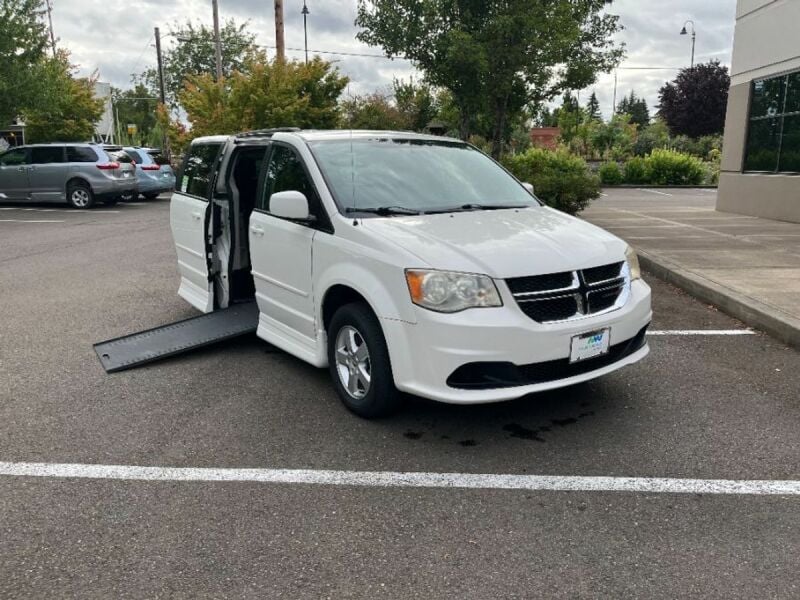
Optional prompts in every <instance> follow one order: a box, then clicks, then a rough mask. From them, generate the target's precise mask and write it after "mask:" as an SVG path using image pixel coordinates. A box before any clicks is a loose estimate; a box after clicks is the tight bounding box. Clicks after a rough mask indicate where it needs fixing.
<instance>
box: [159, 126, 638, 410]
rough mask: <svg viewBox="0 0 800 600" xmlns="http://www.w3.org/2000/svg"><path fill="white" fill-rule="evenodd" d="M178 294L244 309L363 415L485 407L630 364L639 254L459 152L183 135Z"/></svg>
mask: <svg viewBox="0 0 800 600" xmlns="http://www.w3.org/2000/svg"><path fill="white" fill-rule="evenodd" d="M170 222H171V226H172V233H173V237H174V240H175V248H176V251H177V256H178V268H179V271H180V276H181V284H180V290H179V294H180V295H181V296H182V297H183V298H184V299H186V300H187V301H188V302H189V303H190V304H192V305H193V306H195V307H196V308H198V309H200V310H201V311H204V312H211V311H214V310H217V309H222V308H226V307H229V306H231V305H233V304H235V303H242V302H252V301H253V299H255V301H256V303H257V304H258V312H259V320H258V336H259V337H261V338H263V339H264V340H266V341H268V342H270V343H271V344H273V345H275V346H277V347H279V348H282V349H283V350H285V351H286V352H288V353H290V354H293V355H295V356H297V357H298V358H301V359H302V360H305V361H307V362H309V363H311V364H312V365H315V366H317V367H328V368H329V369H330V373H331V377H332V379H333V384H334V386H335V388H336V390H337V392H338V394H339V396H340V397H341V399H342V401H343V402H344V404H345V405H346V406H347V407H348V408H350V409H351V410H352V411H354V412H355V413H357V414H359V415H362V416H365V417H374V416H379V415H383V414H386V413H388V412H390V411H392V410H393V409H395V408H396V407H397V406H398V404H399V402H400V398H401V395H400V392H407V393H411V394H415V395H418V396H423V397H425V398H430V399H433V400H438V401H442V402H450V403H462V404H468V403H480V402H495V401H500V400H508V399H512V398H519V397H521V396H524V395H526V394H530V393H532V392H539V391H543V390H549V389H553V388H558V387H563V386H568V385H573V384H576V383H579V382H582V381H586V380H589V379H592V378H595V377H599V376H601V375H605V374H607V373H610V372H612V371H614V370H616V369H619V368H621V367H623V366H626V365H630V364H632V363H635V362H636V361H638V360H640V359H642V358H644V357H645V356H646V355H647V353H648V351H649V349H648V346H647V341H646V338H645V331H646V329H647V327H648V325H649V323H650V319H651V316H652V312H651V306H650V288H649V287H648V286H647V284H646V283H645V282H644V281H642V279H641V274H640V271H639V264H638V261H637V258H636V254H635V252H634V251H633V250H632V249H631V248H630V247H629V246H628V245H627V244H626V243H625V242H623V241H622V240H620V239H619V238H617V237H615V236H613V235H611V234H610V233H608V232H606V231H604V230H602V229H599V228H598V227H595V226H593V225H590V224H589V223H586V222H585V221H582V220H580V219H577V218H575V217H571V216H569V215H566V214H564V213H562V212H559V211H557V210H554V209H552V208H548V207H546V206H544V205H543V204H542V203H541V202H539V201H538V200H537V199H536V197H535V196H534V194H533V189H532V188H531V186H529V185H528V184H524V183H521V182H520V181H518V180H517V179H515V178H514V177H513V176H512V175H510V174H509V173H508V172H507V171H506V170H505V169H503V168H502V167H501V166H500V165H498V164H497V163H496V162H495V161H493V160H492V159H491V158H489V157H488V156H486V155H485V154H483V153H481V152H480V151H478V150H477V149H476V148H474V147H473V146H470V145H469V144H466V143H464V142H461V141H459V140H455V139H449V138H442V137H437V136H428V135H419V134H412V133H399V132H385V131H301V130H297V129H289V128H287V129H278V130H266V131H257V132H250V133H246V134H241V135H238V136H218V137H205V138H200V139H196V140H194V142H193V143H192V144H191V147H190V149H189V150H188V152H187V155H186V157H185V160H184V166H183V169H182V172H181V174H180V176H179V178H178V185H177V191H176V193H175V194H174V195H173V197H172V203H171V210H170Z"/></svg>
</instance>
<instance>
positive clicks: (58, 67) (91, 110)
mask: <svg viewBox="0 0 800 600" xmlns="http://www.w3.org/2000/svg"><path fill="white" fill-rule="evenodd" d="M72 69H73V67H72V65H70V62H69V54H68V53H67V52H66V51H60V52H58V54H57V56H56V58H50V59H46V60H45V61H44V62H43V64H42V65H41V67H40V77H41V81H40V85H41V86H42V92H41V94H42V95H41V97H40V98H39V101H38V102H37V104H36V106H35V107H34V108H31V109H23V113H22V116H23V118H24V119H25V124H26V125H27V129H26V138H27V140H28V141H30V142H79V141H87V140H90V139H92V137H93V135H94V127H95V123H97V121H99V120H100V116H101V115H102V114H103V101H102V100H98V99H97V98H95V96H94V84H95V82H96V81H97V79H96V77H92V78H83V79H75V78H73V76H72Z"/></svg>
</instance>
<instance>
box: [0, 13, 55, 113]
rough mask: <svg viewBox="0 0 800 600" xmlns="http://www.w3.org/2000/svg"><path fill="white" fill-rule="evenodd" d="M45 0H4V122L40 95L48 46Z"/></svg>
mask: <svg viewBox="0 0 800 600" xmlns="http://www.w3.org/2000/svg"><path fill="white" fill-rule="evenodd" d="M42 4H43V2H42V0H0V126H5V125H7V124H8V123H10V122H11V121H13V120H14V119H15V118H17V117H19V116H20V115H21V114H22V112H23V109H24V108H29V107H31V105H32V104H33V103H34V102H35V101H36V100H37V99H38V97H39V94H40V90H41V83H42V77H41V75H42V74H41V69H42V61H43V59H44V56H45V52H46V49H47V46H48V38H47V33H46V31H45V27H44V22H43V20H42V12H43V11H42Z"/></svg>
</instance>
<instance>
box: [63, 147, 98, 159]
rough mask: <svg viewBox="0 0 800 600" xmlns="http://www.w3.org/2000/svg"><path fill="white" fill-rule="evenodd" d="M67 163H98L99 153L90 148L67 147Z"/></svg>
mask: <svg viewBox="0 0 800 600" xmlns="http://www.w3.org/2000/svg"><path fill="white" fill-rule="evenodd" d="M67 162H71V163H72V162H78V163H93V162H97V153H95V151H94V150H92V149H91V148H89V147H88V146H67Z"/></svg>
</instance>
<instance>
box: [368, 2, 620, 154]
mask: <svg viewBox="0 0 800 600" xmlns="http://www.w3.org/2000/svg"><path fill="white" fill-rule="evenodd" d="M606 4H607V2H606V1H605V0H558V1H553V2H543V1H540V0H503V1H500V0H493V1H490V2H486V1H479V0H359V5H358V16H357V18H356V24H357V25H358V26H360V27H361V28H362V30H361V31H360V32H359V33H358V34H357V37H358V39H359V40H361V41H363V42H366V43H368V44H370V45H374V46H381V47H383V49H384V51H385V52H386V54H387V55H388V56H390V57H393V56H398V55H404V56H406V57H408V58H410V59H411V60H412V61H413V62H414V63H415V64H416V65H417V66H418V67H419V68H420V69H421V70H422V71H424V73H425V76H426V79H427V80H428V81H429V82H430V83H431V84H432V85H434V86H437V87H442V88H446V89H448V90H449V91H450V92H451V93H452V95H453V100H454V101H455V103H456V105H457V106H458V110H459V114H460V119H459V120H460V122H459V131H460V135H461V137H462V138H465V139H466V138H467V137H468V136H469V134H470V133H471V132H472V131H473V129H474V126H475V122H476V119H475V117H476V115H481V114H483V115H485V117H486V119H487V121H488V123H489V129H490V134H491V141H492V154H493V155H494V156H495V157H497V156H499V154H500V151H501V149H502V146H503V142H504V138H505V136H507V135H509V133H510V132H509V128H508V122H509V121H510V120H511V119H509V117H510V116H514V115H516V114H518V113H519V112H520V111H521V110H522V109H523V107H525V106H526V105H530V104H533V105H537V104H541V103H542V102H544V101H547V100H550V99H552V98H553V97H555V96H556V95H557V94H559V93H560V92H561V91H563V90H566V89H581V88H584V87H586V86H587V85H589V84H591V83H592V82H594V81H595V78H596V75H597V73H599V72H603V71H608V70H610V69H611V68H612V67H613V66H614V65H615V64H617V63H618V62H619V60H620V59H621V58H622V55H623V51H622V48H621V47H620V46H617V45H616V43H615V42H614V41H613V39H612V37H613V35H614V34H615V33H616V32H617V31H619V30H620V28H621V27H620V24H619V18H618V17H617V16H615V15H610V14H606V13H604V9H605V6H606Z"/></svg>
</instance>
